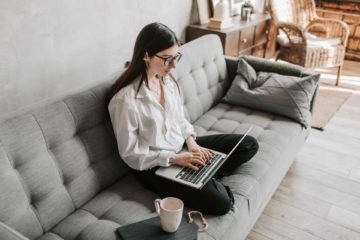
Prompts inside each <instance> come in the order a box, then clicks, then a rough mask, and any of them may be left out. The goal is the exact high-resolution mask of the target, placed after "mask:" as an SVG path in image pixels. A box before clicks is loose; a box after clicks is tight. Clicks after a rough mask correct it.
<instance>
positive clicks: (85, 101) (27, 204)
mask: <svg viewBox="0 0 360 240" xmlns="http://www.w3.org/2000/svg"><path fill="white" fill-rule="evenodd" d="M181 52H182V53H183V59H182V61H181V62H179V64H178V66H177V69H176V71H175V72H174V75H175V77H176V78H177V79H178V82H179V85H180V88H181V89H182V93H183V100H184V106H185V110H186V113H185V114H186V116H187V117H188V119H189V120H190V121H191V122H192V123H193V124H194V126H195V130H196V132H197V133H198V134H199V135H206V134H215V133H244V131H245V130H246V129H247V128H248V126H249V125H253V126H254V129H253V131H252V132H251V135H252V136H254V137H255V138H257V140H258V142H259V145H260V148H259V151H258V153H257V154H256V155H255V156H254V158H253V159H252V160H250V161H249V162H247V163H245V164H243V165H242V166H241V167H239V168H238V169H235V170H234V174H233V175H231V176H228V177H224V178H223V179H222V181H223V182H224V184H226V185H228V186H230V188H231V189H232V191H233V192H234V195H235V206H234V208H233V209H232V210H231V211H230V212H229V213H228V214H226V215H224V216H206V217H207V219H208V221H209V228H208V229H207V230H206V231H205V232H201V233H199V234H198V238H199V239H244V238H245V237H246V235H247V233H248V232H249V231H250V229H251V227H252V226H253V225H254V223H255V222H256V220H257V218H258V217H259V215H260V214H261V212H262V210H263V209H264V207H265V206H266V204H267V202H268V201H269V199H270V198H271V196H272V194H273V192H274V191H275V189H276V188H277V186H278V185H279V183H280V181H281V179H282V178H283V176H284V175H285V173H286V171H287V170H288V168H289V166H290V165H291V163H292V162H293V160H294V159H295V157H296V155H297V152H298V151H299V149H300V148H301V146H302V144H303V143H304V141H305V139H306V137H307V135H308V134H309V129H304V128H302V127H301V125H300V124H298V123H296V122H294V121H292V120H289V119H287V118H284V117H280V116H278V115H273V114H271V113H268V112H262V111H256V110H254V109H249V108H243V107H240V106H231V105H229V104H226V103H224V102H222V101H221V98H222V97H223V96H224V94H225V92H226V90H227V89H228V88H229V86H230V83H231V79H233V77H234V74H235V72H236V67H237V59H234V58H228V57H226V58H225V57H224V56H223V50H222V46H221V42H220V40H219V38H218V37H216V36H214V35H208V36H205V37H202V38H199V39H197V40H195V41H193V42H190V43H187V44H185V45H184V46H182V47H181ZM246 60H247V61H248V62H249V63H250V64H251V65H252V66H253V67H254V68H255V69H256V70H257V71H259V70H262V71H273V72H278V73H282V74H289V75H295V76H303V75H306V74H308V73H307V72H306V71H305V70H304V69H303V68H301V67H297V66H294V65H283V64H279V63H273V62H270V61H268V60H262V59H258V58H253V57H247V58H246ZM111 84H112V81H110V82H106V83H102V84H100V85H99V86H95V87H92V88H91V89H89V90H86V91H83V92H79V93H77V94H74V95H71V96H68V97H65V98H64V99H62V100H61V101H56V102H54V103H52V104H50V105H45V106H37V107H34V108H33V109H32V110H31V111H29V112H27V113H25V114H24V113H22V114H19V115H17V116H14V117H11V118H8V119H5V120H2V121H1V122H0V239H1V240H13V239H22V240H24V239H31V240H35V239H38V240H93V239H100V240H101V239H118V236H117V235H116V233H115V229H116V228H117V227H119V226H122V225H126V224H129V223H133V222H136V221H140V220H143V219H147V218H150V217H153V216H155V213H154V207H153V200H154V199H155V198H156V197H157V196H156V195H155V194H154V193H152V192H150V191H148V190H146V189H144V188H143V187H142V186H141V185H140V184H139V183H138V182H137V181H136V180H135V178H134V177H133V175H132V174H131V172H130V171H129V168H128V167H127V166H126V165H125V164H124V163H123V162H122V160H121V159H120V157H119V154H118V152H117V147H116V140H115V137H114V134H113V131H112V128H111V124H110V121H109V117H108V115H107V112H106V108H105V104H104V98H105V94H106V92H107V91H108V89H109V87H110V85H111Z"/></svg>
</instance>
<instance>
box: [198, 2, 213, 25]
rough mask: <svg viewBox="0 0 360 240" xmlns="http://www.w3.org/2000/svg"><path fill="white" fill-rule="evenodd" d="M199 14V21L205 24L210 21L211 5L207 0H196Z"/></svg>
mask: <svg viewBox="0 0 360 240" xmlns="http://www.w3.org/2000/svg"><path fill="white" fill-rule="evenodd" d="M196 4H197V7H198V14H199V23H200V24H206V23H208V22H209V21H210V17H211V6H210V1H209V0H196Z"/></svg>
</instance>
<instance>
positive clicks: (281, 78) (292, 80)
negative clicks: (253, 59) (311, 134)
mask: <svg viewBox="0 0 360 240" xmlns="http://www.w3.org/2000/svg"><path fill="white" fill-rule="evenodd" d="M318 80H319V74H314V75H310V76H305V77H295V76H285V75H280V74H277V73H271V72H258V73H256V72H255V70H254V69H253V68H252V67H251V66H250V65H249V64H248V63H247V62H246V61H245V60H244V59H242V58H240V59H239V65H238V70H237V75H236V77H235V79H234V80H233V82H232V85H231V87H230V89H229V90H228V92H227V93H226V96H225V97H224V100H225V101H227V102H229V103H231V104H234V105H242V106H247V107H250V108H254V109H259V110H263V111H267V112H272V113H276V114H280V115H283V116H286V117H289V118H291V119H293V120H295V121H297V122H299V123H301V124H302V125H303V126H304V127H306V128H307V127H308V126H309V124H310V121H311V112H310V103H311V99H312V96H313V95H314V93H315V90H316V88H317V84H318Z"/></svg>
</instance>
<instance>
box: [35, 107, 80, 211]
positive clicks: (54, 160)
mask: <svg viewBox="0 0 360 240" xmlns="http://www.w3.org/2000/svg"><path fill="white" fill-rule="evenodd" d="M32 116H33V118H34V120H35V121H36V123H37V125H38V126H39V129H40V131H41V133H42V137H43V139H44V142H45V144H46V151H47V153H48V154H49V156H50V158H51V159H52V160H53V162H54V164H55V165H56V168H57V172H58V174H59V177H60V180H61V182H60V183H61V185H62V186H63V187H64V188H65V189H66V192H67V194H68V196H69V198H70V200H71V202H72V204H73V208H74V209H75V206H76V205H75V203H74V200H73V199H72V197H71V195H70V193H69V192H68V189H67V187H66V186H65V184H64V177H63V175H62V172H61V171H60V165H59V164H58V162H57V161H56V159H55V158H54V156H53V154H52V153H51V152H50V151H49V148H48V146H49V144H48V142H47V141H46V138H45V134H44V130H43V129H42V127H41V125H40V123H39V121H38V119H37V118H36V116H35V115H34V114H32Z"/></svg>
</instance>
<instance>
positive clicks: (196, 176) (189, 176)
mask: <svg viewBox="0 0 360 240" xmlns="http://www.w3.org/2000/svg"><path fill="white" fill-rule="evenodd" d="M221 156H222V155H220V154H216V153H215V154H214V156H213V158H212V159H211V162H210V163H208V164H205V165H204V166H203V165H201V164H197V163H196V164H194V166H196V167H197V168H198V170H193V169H191V168H189V167H184V168H183V169H182V170H181V171H180V172H179V173H178V174H177V175H176V178H180V179H182V180H184V181H187V182H191V183H193V184H198V183H199V181H200V180H201V179H202V177H203V176H204V175H206V174H207V173H208V172H209V170H210V168H211V166H213V165H214V164H217V163H218V162H219V160H220V159H221Z"/></svg>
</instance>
